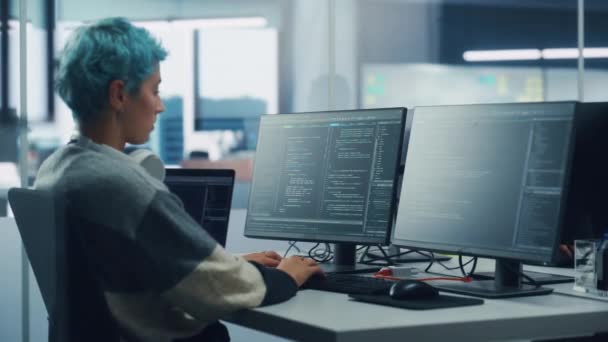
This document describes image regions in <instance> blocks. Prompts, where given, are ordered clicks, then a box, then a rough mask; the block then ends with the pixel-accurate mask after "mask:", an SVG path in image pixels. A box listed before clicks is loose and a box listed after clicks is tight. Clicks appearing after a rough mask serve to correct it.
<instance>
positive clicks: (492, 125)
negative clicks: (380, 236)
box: [392, 102, 576, 296]
mask: <svg viewBox="0 0 608 342" xmlns="http://www.w3.org/2000/svg"><path fill="white" fill-rule="evenodd" d="M575 109H576V103H574V102H563V103H528V104H497V105H467V106H437V107H417V108H416V109H415V112H414V121H413V125H412V135H411V136H410V141H409V151H408V155H407V160H406V163H405V171H404V176H403V177H404V181H403V188H402V192H401V198H400V203H399V210H398V216H397V221H396V225H395V229H394V232H393V240H392V242H393V243H394V244H396V245H399V246H403V247H409V248H416V249H426V250H431V251H443V252H451V253H458V254H464V255H475V256H487V257H491V258H496V259H497V260H498V262H497V269H496V270H497V273H499V272H503V271H504V272H505V273H515V274H513V277H514V278H515V279H514V282H515V284H513V283H510V281H507V282H506V283H501V284H496V285H497V286H496V288H494V287H492V288H487V289H481V291H482V292H484V291H485V293H482V295H486V296H501V295H505V296H511V295H522V294H524V292H522V291H520V290H519V289H518V288H513V289H511V288H509V286H510V285H515V286H514V287H518V281H519V279H518V277H519V276H520V275H519V274H518V270H520V269H521V261H550V260H551V259H552V257H553V255H554V251H555V249H556V246H557V245H558V243H559V237H560V227H561V221H562V220H563V217H564V214H563V213H564V210H563V209H564V206H565V200H566V192H567V187H568V180H569V177H568V174H569V168H570V160H571V150H572V146H573V144H572V142H573V141H574V134H573V132H574V129H573V128H574V122H575V120H574V119H575V116H574V113H575ZM503 261H504V262H503ZM504 264H506V265H505V267H502V266H503V265H504ZM502 276H503V274H500V275H498V274H497V278H499V277H502ZM502 280H504V278H501V280H500V281H502ZM466 286H469V284H467V285H466ZM503 288H505V291H503ZM465 290H466V289H465ZM469 293H472V292H469ZM533 293H534V292H533V291H532V292H528V293H526V294H533Z"/></svg>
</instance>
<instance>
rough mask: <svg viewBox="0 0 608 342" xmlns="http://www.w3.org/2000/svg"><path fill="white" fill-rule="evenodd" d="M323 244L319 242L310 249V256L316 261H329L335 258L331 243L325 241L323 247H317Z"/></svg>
mask: <svg viewBox="0 0 608 342" xmlns="http://www.w3.org/2000/svg"><path fill="white" fill-rule="evenodd" d="M320 245H321V243H320V242H317V244H316V245H314V246H313V247H312V248H311V249H309V250H308V256H309V257H310V258H311V259H313V260H314V261H316V262H320V263H322V262H328V261H331V260H333V258H334V257H333V252H332V250H331V246H330V245H329V243H323V245H324V247H325V248H323V249H317V248H318V247H319V246H320Z"/></svg>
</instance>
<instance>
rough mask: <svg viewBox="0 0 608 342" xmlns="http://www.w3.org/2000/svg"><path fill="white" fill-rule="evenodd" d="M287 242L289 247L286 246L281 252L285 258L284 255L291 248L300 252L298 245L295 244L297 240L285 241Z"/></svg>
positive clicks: (285, 255)
mask: <svg viewBox="0 0 608 342" xmlns="http://www.w3.org/2000/svg"><path fill="white" fill-rule="evenodd" d="M287 243H288V244H289V247H288V248H287V250H286V251H285V253H283V258H286V257H287V255H288V254H289V251H290V250H291V249H292V248H295V250H296V251H297V252H298V253H301V252H302V251H301V250H300V248H299V247H298V246H296V243H298V242H297V241H287Z"/></svg>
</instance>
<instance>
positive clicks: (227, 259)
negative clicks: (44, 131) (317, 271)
mask: <svg viewBox="0 0 608 342" xmlns="http://www.w3.org/2000/svg"><path fill="white" fill-rule="evenodd" d="M35 187H36V188H38V189H50V190H52V191H53V192H54V193H55V194H56V195H58V196H61V197H62V198H64V199H66V200H67V203H68V210H70V214H74V213H75V214H76V215H77V216H78V218H79V220H78V222H85V224H82V226H80V227H77V229H79V230H80V231H79V232H80V233H82V236H84V238H83V239H82V240H83V241H84V242H83V243H84V244H85V246H83V247H84V249H86V250H87V251H88V255H87V257H88V258H89V259H91V260H89V262H90V263H91V264H93V265H95V273H96V277H97V279H100V282H101V284H100V285H101V287H102V288H103V289H104V294H105V298H106V301H107V303H108V306H109V308H110V311H111V313H112V315H113V316H114V317H115V319H116V320H117V322H118V323H119V325H120V327H121V329H123V331H125V334H126V335H130V336H136V337H137V339H138V340H141V341H154V342H156V341H170V340H171V339H173V338H176V337H184V336H189V335H193V334H195V333H197V332H199V331H200V330H201V329H203V328H204V327H205V325H207V324H209V323H210V322H213V321H215V320H217V319H219V318H221V317H222V316H223V315H225V314H228V313H230V312H234V311H236V310H238V309H242V308H252V307H256V306H259V305H265V304H272V303H276V302H280V301H283V300H286V299H288V298H290V297H292V296H293V295H294V294H295V293H296V291H297V286H296V284H295V282H294V281H293V280H292V279H291V277H290V276H289V275H287V274H286V273H284V272H282V271H280V270H276V269H270V268H266V267H263V266H260V265H257V264H255V263H249V262H247V261H245V260H244V259H242V258H240V257H236V256H233V255H231V254H229V253H227V252H226V251H225V250H224V249H223V248H222V247H221V246H220V245H219V244H217V243H216V242H215V241H214V240H213V239H212V238H211V237H210V236H209V235H208V234H207V233H206V232H205V230H204V229H203V228H202V227H201V226H200V225H199V224H198V223H197V222H195V221H194V220H192V219H191V218H190V216H189V215H188V214H187V213H186V212H185V211H184V209H183V205H182V203H181V202H180V200H179V199H178V198H177V197H176V196H175V195H173V194H171V193H170V192H169V191H168V189H167V187H166V186H165V185H164V184H163V183H162V182H160V181H158V180H156V179H154V178H152V177H151V176H149V175H148V174H147V173H146V171H145V170H144V169H143V168H142V167H141V166H140V165H139V164H137V163H135V162H134V161H133V160H132V159H131V158H130V157H129V156H127V155H125V154H123V153H121V152H119V151H117V150H115V149H113V148H111V147H109V146H106V145H99V144H96V143H94V142H92V141H91V140H90V139H87V138H85V137H79V138H78V139H76V140H74V141H72V142H71V143H70V144H68V145H67V146H65V147H63V148H61V149H59V150H58V151H57V152H55V153H54V154H53V155H51V156H50V157H49V158H48V159H47V160H46V161H45V162H44V163H43V165H42V166H41V168H40V170H39V172H38V176H37V179H36V184H35Z"/></svg>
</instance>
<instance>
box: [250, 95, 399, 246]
mask: <svg viewBox="0 0 608 342" xmlns="http://www.w3.org/2000/svg"><path fill="white" fill-rule="evenodd" d="M378 111H386V112H388V111H400V114H401V129H400V133H399V141H398V147H397V148H398V151H397V153H398V154H397V158H396V162H395V164H396V165H395V173H394V178H393V194H392V198H393V200H391V205H390V210H389V217H390V219H389V221H388V224H387V225H388V226H387V228H386V233H385V234H384V236H383V237H382V238H375V237H361V236H357V237H356V238H355V237H353V238H335V236H329V237H328V236H315V237H311V236H310V235H309V236H303V235H296V234H291V233H286V234H277V233H276V232H271V233H268V234H264V233H260V232H259V231H257V230H256V231H253V232H252V231H251V230H248V229H247V223H248V221H249V215H250V214H249V213H250V210H251V206H252V203H253V201H252V198H253V189H254V185H255V171H256V165H255V162H254V166H253V172H252V177H251V190H250V192H249V201H248V204H247V216H246V218H245V228H244V235H245V237H248V238H256V239H268V240H279V241H302V242H320V243H355V244H358V245H378V244H383V245H388V244H389V242H390V239H391V235H392V228H393V222H394V216H395V211H396V210H397V205H396V201H395V198H396V197H395V196H397V185H398V178H399V168H400V166H401V155H402V151H401V150H402V147H403V134H404V129H405V121H406V118H407V115H408V113H407V112H408V110H407V108H405V107H388V108H366V109H348V110H328V111H314V112H296V113H284V114H266V115H262V116H261V117H260V126H259V130H258V141H260V137H261V134H260V131H261V130H262V127H263V125H264V122H265V121H267V120H273V118H275V117H279V115H280V117H291V116H294V117H295V116H301V115H313V116H314V115H323V114H326V115H332V114H338V115H340V114H346V113H357V114H361V115H364V114H365V113H369V112H378ZM286 114H287V116H285V115H286ZM256 153H257V148H256ZM256 160H257V159H256ZM280 235H283V236H280Z"/></svg>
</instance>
